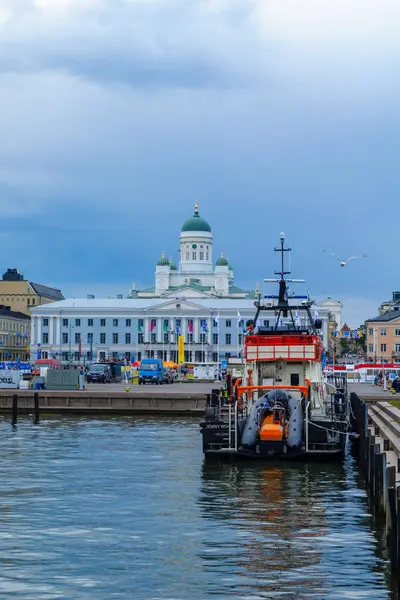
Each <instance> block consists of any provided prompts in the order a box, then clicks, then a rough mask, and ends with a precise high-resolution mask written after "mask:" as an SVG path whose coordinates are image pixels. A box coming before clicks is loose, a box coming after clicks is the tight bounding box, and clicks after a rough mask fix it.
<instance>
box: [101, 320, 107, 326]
mask: <svg viewBox="0 0 400 600" xmlns="http://www.w3.org/2000/svg"><path fill="white" fill-rule="evenodd" d="M105 326H106V320H105V319H100V327H105Z"/></svg>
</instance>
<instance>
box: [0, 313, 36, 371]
mask: <svg viewBox="0 0 400 600" xmlns="http://www.w3.org/2000/svg"><path fill="white" fill-rule="evenodd" d="M30 329H31V319H30V317H29V315H26V314H25V313H22V312H14V311H11V310H9V309H6V308H5V307H4V306H0V360H1V361H13V360H16V359H17V358H20V359H21V360H22V361H24V360H27V359H28V358H29V339H30Z"/></svg>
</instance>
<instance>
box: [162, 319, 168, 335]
mask: <svg viewBox="0 0 400 600" xmlns="http://www.w3.org/2000/svg"><path fill="white" fill-rule="evenodd" d="M163 331H164V333H168V321H164V325H163Z"/></svg>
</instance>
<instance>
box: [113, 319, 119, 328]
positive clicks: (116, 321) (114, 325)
mask: <svg viewBox="0 0 400 600" xmlns="http://www.w3.org/2000/svg"><path fill="white" fill-rule="evenodd" d="M113 327H118V319H113Z"/></svg>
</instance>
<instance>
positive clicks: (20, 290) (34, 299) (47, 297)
mask: <svg viewBox="0 0 400 600" xmlns="http://www.w3.org/2000/svg"><path fill="white" fill-rule="evenodd" d="M57 300H64V296H63V295H62V293H61V292H60V290H57V289H55V288H51V287H48V286H46V285H41V284H40V283H33V281H27V280H26V279H24V276H23V275H22V274H21V273H19V271H18V269H7V271H6V272H5V273H4V275H3V279H2V280H1V281H0V305H2V306H5V307H7V308H9V309H10V310H11V311H14V312H19V313H24V314H25V315H29V316H30V314H31V312H30V311H31V307H33V306H41V305H42V304H48V303H49V302H56V301H57Z"/></svg>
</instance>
